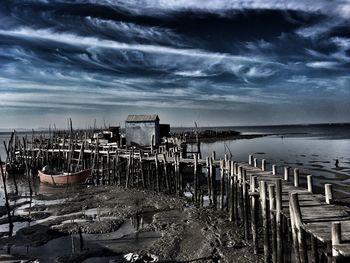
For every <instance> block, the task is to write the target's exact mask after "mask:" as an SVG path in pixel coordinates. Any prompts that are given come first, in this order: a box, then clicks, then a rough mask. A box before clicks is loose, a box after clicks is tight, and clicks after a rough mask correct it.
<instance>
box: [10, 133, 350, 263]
mask: <svg viewBox="0 0 350 263" xmlns="http://www.w3.org/2000/svg"><path fill="white" fill-rule="evenodd" d="M70 138H72V137H70ZM85 138H86V135H85ZM171 141H172V143H170V144H169V143H168V142H167V145H166V146H165V145H161V146H160V147H153V146H152V147H149V148H143V149H136V148H135V147H129V148H126V147H124V148H121V147H119V146H118V145H117V144H103V145H102V144H99V142H98V140H97V141H96V142H94V143H88V142H87V140H85V139H82V138H80V139H78V138H77V137H76V138H75V139H70V140H66V139H65V138H64V137H63V138H62V137H60V138H59V137H57V138H52V137H51V138H49V139H43V138H42V139H41V140H38V143H35V140H34V141H33V140H32V142H31V143H28V142H26V141H25V140H24V143H23V144H21V143H20V142H18V141H17V142H16V143H15V146H13V145H12V146H10V145H9V147H8V148H11V149H13V153H10V150H8V158H7V159H10V158H15V159H18V160H22V159H25V160H26V164H27V166H29V167H31V168H30V169H31V170H33V169H41V168H42V167H43V166H45V165H52V166H55V167H57V168H58V169H66V170H69V171H76V170H79V169H86V168H92V169H93V173H92V177H91V178H90V180H89V182H88V183H89V184H92V185H100V184H102V185H104V184H106V185H117V186H121V187H126V188H128V187H136V188H147V189H151V190H153V191H155V192H163V193H166V194H174V195H179V196H183V195H189V196H191V197H192V200H193V202H194V204H195V205H198V206H208V207H211V208H212V209H220V210H222V211H223V212H224V213H226V214H227V217H228V219H229V220H230V221H232V225H233V227H237V226H239V227H242V229H243V230H244V234H245V239H246V242H248V243H250V244H251V245H252V247H253V250H254V253H263V255H264V261H265V262H291V258H292V257H293V260H292V261H293V262H337V261H341V260H344V262H346V259H348V260H349V259H350V209H349V208H348V207H345V206H341V205H337V204H335V203H334V198H333V191H332V185H330V184H326V185H325V194H324V195H322V194H315V193H313V184H312V181H313V180H312V176H311V175H308V176H307V178H306V179H307V180H306V181H307V185H306V187H305V188H304V187H301V186H300V182H299V181H300V180H299V179H300V174H299V170H298V169H293V170H292V169H291V168H289V167H277V166H276V165H271V168H270V166H269V168H268V167H267V166H268V164H267V163H266V161H265V160H258V159H256V158H254V157H253V156H252V155H250V156H249V158H247V159H248V160H247V162H236V161H234V160H230V159H229V158H228V156H225V158H224V159H221V160H219V159H217V158H216V156H215V153H213V155H212V156H210V157H206V158H205V159H202V158H199V157H200V155H198V154H193V155H192V156H190V157H191V158H188V156H187V153H186V152H184V151H183V149H182V148H181V146H180V145H179V144H177V143H176V138H173V139H172V140H171ZM27 170H28V169H27ZM27 175H28V177H29V178H30V176H29V175H30V173H29V172H28V171H27ZM30 180H31V179H29V185H30ZM291 247H292V248H293V249H291Z"/></svg>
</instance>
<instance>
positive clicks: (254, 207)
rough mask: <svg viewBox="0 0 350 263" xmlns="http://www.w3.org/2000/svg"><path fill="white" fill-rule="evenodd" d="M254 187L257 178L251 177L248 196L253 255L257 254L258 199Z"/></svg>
mask: <svg viewBox="0 0 350 263" xmlns="http://www.w3.org/2000/svg"><path fill="white" fill-rule="evenodd" d="M256 186H257V177H256V176H254V175H253V176H251V181H250V196H251V209H250V216H251V220H252V224H251V227H252V237H253V249H254V254H258V249H259V246H258V198H259V193H258V192H256Z"/></svg>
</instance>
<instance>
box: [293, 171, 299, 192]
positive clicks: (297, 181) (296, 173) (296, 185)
mask: <svg viewBox="0 0 350 263" xmlns="http://www.w3.org/2000/svg"><path fill="white" fill-rule="evenodd" d="M294 186H295V187H299V169H298V168H294Z"/></svg>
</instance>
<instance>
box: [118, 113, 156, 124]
mask: <svg viewBox="0 0 350 263" xmlns="http://www.w3.org/2000/svg"><path fill="white" fill-rule="evenodd" d="M125 121H126V122H145V121H159V117H158V115H157V114H153V115H128V117H127V118H126V120H125Z"/></svg>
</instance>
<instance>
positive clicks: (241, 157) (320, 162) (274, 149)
mask: <svg viewBox="0 0 350 263" xmlns="http://www.w3.org/2000/svg"><path fill="white" fill-rule="evenodd" d="M181 129H183V128H178V130H181ZM201 129H202V130H204V129H206V128H201ZM210 129H216V130H218V131H220V130H228V129H233V130H237V131H240V132H241V133H242V134H271V135H270V136H266V137H258V138H254V139H243V140H227V141H220V142H215V143H202V146H201V150H202V156H203V157H205V156H211V153H212V152H213V151H215V152H216V156H217V158H223V157H224V155H225V154H228V155H229V156H232V159H233V160H236V161H246V162H247V161H248V155H249V154H253V155H254V156H255V157H257V158H258V159H259V160H261V159H266V160H267V163H268V168H269V169H271V165H272V164H276V165H277V166H278V169H277V172H280V173H283V167H284V166H290V167H292V168H299V169H300V172H301V183H302V184H306V181H305V178H306V175H307V174H312V175H313V177H314V183H315V186H316V187H317V189H316V190H317V191H318V192H322V191H323V185H324V184H325V183H332V184H333V185H334V189H335V192H336V193H335V195H336V197H337V198H349V199H350V124H342V125H326V124H324V125H293V126H290V125H289V126H256V127H215V128H210ZM336 159H338V160H339V167H336V166H335V160H336Z"/></svg>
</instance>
